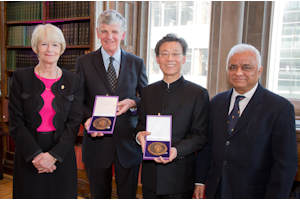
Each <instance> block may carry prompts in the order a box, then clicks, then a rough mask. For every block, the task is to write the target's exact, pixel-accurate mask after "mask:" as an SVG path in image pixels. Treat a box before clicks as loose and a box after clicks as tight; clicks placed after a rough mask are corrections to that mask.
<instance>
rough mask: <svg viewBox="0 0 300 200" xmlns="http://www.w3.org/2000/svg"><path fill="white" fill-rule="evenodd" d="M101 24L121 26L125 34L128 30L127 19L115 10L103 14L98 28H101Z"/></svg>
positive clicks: (100, 16) (99, 18) (99, 19)
mask: <svg viewBox="0 0 300 200" xmlns="http://www.w3.org/2000/svg"><path fill="white" fill-rule="evenodd" d="M101 24H107V25H110V24H119V25H120V27H121V29H122V30H123V31H124V32H125V31H126V28H127V25H126V19H125V18H124V17H123V16H122V15H121V14H120V13H119V12H117V11H115V10H105V11H104V12H102V13H101V14H100V15H99V17H98V23H97V25H98V26H97V28H100V25H101Z"/></svg>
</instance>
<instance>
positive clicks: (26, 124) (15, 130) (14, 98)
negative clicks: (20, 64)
mask: <svg viewBox="0 0 300 200" xmlns="http://www.w3.org/2000/svg"><path fill="white" fill-rule="evenodd" d="M62 72H63V73H62V77H61V78H60V79H59V80H58V81H57V82H55V83H54V84H53V85H52V88H51V90H52V92H53V94H54V95H55V98H54V99H53V103H52V105H53V108H54V110H55V112H56V114H55V116H54V119H53V125H54V127H55V128H56V132H55V134H54V136H55V141H56V145H55V146H54V147H53V148H52V149H51V150H50V151H49V153H51V154H52V155H53V156H54V157H55V158H56V159H58V160H59V161H60V162H63V160H64V158H65V156H66V155H67V154H68V153H69V152H70V150H73V147H74V143H75V139H76V136H77V133H78V128H79V125H80V122H81V120H82V117H81V116H82V115H81V109H80V107H81V102H82V90H81V88H80V85H79V83H80V81H79V77H78V76H77V75H76V74H74V73H72V72H69V71H66V70H64V69H62ZM44 89H45V86H44V84H43V83H42V82H41V81H40V80H39V79H38V78H37V77H36V76H35V74H34V68H33V67H29V68H25V69H20V70H17V71H16V72H14V74H13V77H12V85H11V87H10V95H9V104H8V109H9V130H10V135H11V136H12V137H13V139H14V140H15V142H16V148H17V151H18V152H19V153H21V154H22V156H23V158H24V159H25V160H26V161H27V162H29V161H31V160H32V159H33V158H34V157H35V156H36V155H38V154H39V153H41V152H42V149H41V148H40V147H39V145H38V144H37V142H36V135H37V134H36V129H37V128H38V127H39V126H40V124H41V117H40V115H39V111H40V110H41V108H42V107H43V104H44V103H43V99H42V97H41V94H42V92H43V91H44Z"/></svg>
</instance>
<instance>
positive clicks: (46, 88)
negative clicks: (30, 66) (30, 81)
mask: <svg viewBox="0 0 300 200" xmlns="http://www.w3.org/2000/svg"><path fill="white" fill-rule="evenodd" d="M37 67H39V65H38V66H37ZM36 71H37V74H38V76H39V77H40V78H42V76H41V75H40V70H39V69H36ZM58 74H59V73H58V67H57V66H56V77H55V82H56V81H57V80H58ZM45 90H47V91H51V88H48V87H47V86H46V85H45Z"/></svg>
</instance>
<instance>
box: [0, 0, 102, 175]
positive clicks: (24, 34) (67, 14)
mask: <svg viewBox="0 0 300 200" xmlns="http://www.w3.org/2000/svg"><path fill="white" fill-rule="evenodd" d="M95 7H96V3H95V2H90V1H29V2H26V1H23V2H20V1H19V2H16V1H14V2H9V1H7V2H0V9H1V12H0V20H1V30H3V31H2V34H0V36H1V37H0V45H1V58H0V61H1V63H0V64H1V65H0V66H1V109H0V111H1V118H0V123H1V130H2V132H3V133H4V134H2V135H4V136H3V138H1V140H2V141H3V151H4V161H3V163H4V170H5V171H6V172H8V173H10V172H12V167H13V155H14V144H13V141H12V140H11V139H10V137H9V136H8V115H7V113H8V112H7V104H8V95H9V89H8V88H9V83H10V79H11V76H12V74H13V72H14V71H15V70H16V69H18V68H23V67H31V66H35V65H36V64H37V63H38V59H37V56H36V55H35V54H34V52H33V51H32V49H31V35H32V32H33V30H34V28H35V26H36V25H38V24H46V23H51V24H54V25H56V26H58V27H59V28H61V30H62V31H63V33H64V36H65V39H66V44H67V46H66V50H65V52H64V54H63V55H62V56H61V57H60V59H59V61H58V66H60V67H62V68H64V69H67V70H70V71H74V70H75V62H76V58H77V57H78V56H80V55H83V54H86V53H88V52H90V51H92V50H93V49H94V47H95ZM0 132H1V131H0ZM1 148H2V147H1Z"/></svg>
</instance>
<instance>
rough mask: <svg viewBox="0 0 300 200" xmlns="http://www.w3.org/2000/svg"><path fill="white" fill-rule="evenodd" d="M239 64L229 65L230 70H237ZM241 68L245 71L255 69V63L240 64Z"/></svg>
mask: <svg viewBox="0 0 300 200" xmlns="http://www.w3.org/2000/svg"><path fill="white" fill-rule="evenodd" d="M238 68H239V66H237V65H230V66H228V70H229V71H231V72H236V71H237V70H238ZM240 68H241V70H242V71H244V72H250V71H252V70H254V68H255V66H253V65H242V66H240Z"/></svg>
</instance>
